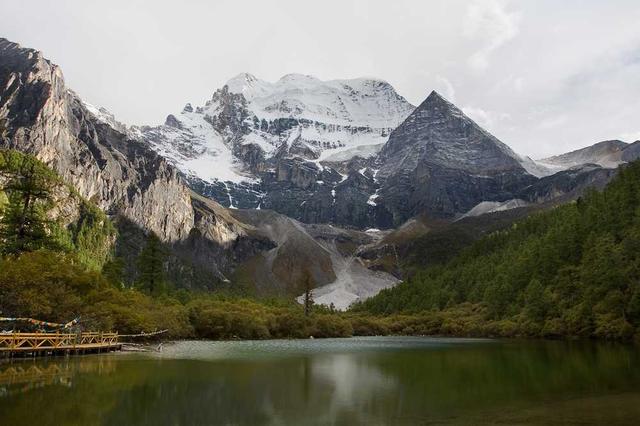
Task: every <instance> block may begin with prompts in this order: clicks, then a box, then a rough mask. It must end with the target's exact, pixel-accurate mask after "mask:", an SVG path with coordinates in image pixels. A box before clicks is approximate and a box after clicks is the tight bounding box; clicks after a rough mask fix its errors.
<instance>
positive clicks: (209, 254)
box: [0, 39, 640, 310]
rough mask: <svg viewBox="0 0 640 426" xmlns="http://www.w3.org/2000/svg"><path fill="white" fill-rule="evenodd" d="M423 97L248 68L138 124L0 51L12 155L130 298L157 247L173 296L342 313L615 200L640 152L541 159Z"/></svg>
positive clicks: (26, 56)
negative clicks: (523, 232) (24, 161)
mask: <svg viewBox="0 0 640 426" xmlns="http://www.w3.org/2000/svg"><path fill="white" fill-rule="evenodd" d="M425 96H426V98H425V100H424V101H423V102H422V103H421V104H420V105H418V106H414V105H411V104H410V103H409V102H407V100H406V99H405V98H403V97H402V96H401V95H400V94H398V93H397V92H396V91H395V90H394V88H393V87H392V86H391V85H390V84H389V83H387V82H385V81H382V80H377V79H370V78H357V79H351V80H330V81H322V80H319V79H317V78H315V77H312V76H308V75H300V74H288V75H285V76H283V77H282V78H281V79H279V80H278V81H276V82H267V81H263V80H260V79H259V78H257V77H255V76H253V75H251V74H246V73H244V74H240V75H238V76H236V77H234V78H232V79H231V80H229V81H228V82H227V83H226V84H225V85H224V86H223V87H221V88H218V89H216V90H215V91H214V92H213V95H212V96H211V98H210V100H209V101H207V102H206V103H205V104H204V105H200V106H193V105H191V104H187V105H185V106H184V107H183V108H182V109H180V108H177V109H176V111H175V112H173V113H171V114H169V115H168V116H167V118H166V120H165V123H164V124H162V125H159V126H153V125H136V126H127V125H124V124H122V123H120V122H119V121H118V120H117V118H116V117H114V116H113V115H112V114H111V113H109V112H108V111H107V110H105V109H103V108H99V107H94V106H92V105H90V104H88V103H87V102H85V101H84V100H82V99H80V97H79V96H78V95H77V94H75V93H74V92H73V91H72V90H71V89H70V88H68V87H67V86H66V85H65V82H64V78H63V75H62V72H61V70H60V68H59V67H58V66H56V65H55V64H53V63H51V62H50V61H49V60H47V59H46V58H45V57H44V56H43V55H42V53H40V52H38V51H37V50H33V49H29V48H24V47H21V46H20V45H18V44H16V43H13V42H11V41H8V40H6V39H0V148H2V149H3V150H6V152H12V151H18V152H20V153H23V154H27V155H30V156H33V157H35V158H37V159H38V160H39V161H41V162H42V163H43V164H44V165H45V166H47V167H48V168H50V169H51V170H53V171H54V172H55V173H56V174H57V175H58V176H59V177H60V179H61V182H63V183H64V185H68V189H66V190H64V191H63V190H59V191H57V192H56V194H57V195H56V203H57V205H58V208H57V209H54V210H52V212H50V216H51V217H52V218H53V219H55V220H57V221H58V222H60V223H61V225H62V226H63V227H64V228H68V229H72V228H73V227H75V226H79V225H78V224H79V223H80V221H81V220H82V218H84V217H85V216H86V215H85V212H84V210H83V206H84V205H88V204H91V205H95V206H96V207H97V208H98V209H99V211H100V212H101V213H102V214H105V215H106V216H105V217H106V218H108V220H109V221H111V222H113V223H114V225H115V229H116V231H115V232H114V234H113V235H114V236H113V238H110V239H106V240H105V241H104V244H106V245H108V246H109V247H111V249H112V250H113V256H115V257H116V258H117V259H119V260H120V261H121V262H122V265H121V268H122V270H123V271H124V272H123V276H124V278H123V284H122V285H123V286H125V287H127V286H132V285H134V283H135V282H136V280H137V279H138V278H139V276H137V275H136V272H135V270H136V258H139V256H140V253H141V252H143V251H144V250H145V247H147V246H148V244H147V240H148V238H149V235H155V236H157V238H158V241H159V244H160V245H161V246H162V247H163V248H164V250H166V252H167V253H168V254H167V258H166V260H165V262H164V263H163V269H164V273H165V274H166V279H167V281H168V282H170V283H172V284H171V285H172V286H173V287H175V289H185V290H191V291H204V292H216V291H231V292H238V293H240V294H245V295H247V294H248V295H252V296H257V297H288V298H291V299H294V298H299V300H300V301H302V297H303V295H304V293H305V292H306V291H307V290H308V288H307V287H308V286H309V285H311V286H312V287H313V288H314V289H313V291H312V297H313V299H314V301H315V303H316V304H324V305H333V306H334V307H335V308H336V309H338V310H346V309H347V308H348V307H349V306H351V305H352V304H353V303H354V302H359V301H363V300H365V299H368V298H370V297H371V296H374V295H376V294H378V293H379V292H380V291H381V290H383V289H387V288H390V287H393V286H395V285H396V284H398V283H399V282H401V281H402V280H404V279H405V278H406V277H407V276H409V275H410V274H411V273H412V271H414V270H415V268H417V267H424V266H427V265H429V264H430V263H432V262H435V263H437V262H444V261H448V260H449V259H451V258H453V257H454V256H455V255H456V254H457V253H458V252H459V251H460V250H462V249H463V248H464V247H467V246H468V245H470V244H472V243H473V242H474V241H476V240H478V239H480V238H482V237H483V236H485V235H487V234H490V233H493V232H494V231H497V230H500V229H508V228H509V227H510V226H511V225H512V224H513V222H514V221H516V220H521V219H523V218H525V217H526V216H528V215H530V214H531V213H532V212H538V211H541V210H545V209H549V208H552V207H555V206H558V205H560V204H564V203H569V202H572V201H573V200H576V199H578V198H579V197H582V196H583V195H584V194H585V191H587V190H589V189H590V188H593V189H597V190H602V189H603V188H605V186H606V185H607V184H608V183H609V182H610V181H611V180H612V179H614V177H615V176H616V175H617V174H618V170H619V166H621V165H624V164H626V163H629V162H632V161H633V160H635V159H636V158H638V156H639V155H640V141H637V142H635V143H630V144H628V143H625V142H622V141H619V140H612V141H604V142H599V143H596V144H594V145H592V146H589V147H586V148H583V149H581V150H578V151H574V152H570V153H566V154H562V155H558V156H555V157H551V158H546V159H542V160H539V161H536V160H532V159H530V158H528V157H525V156H522V155H519V154H517V153H515V152H514V151H513V150H512V149H511V148H509V147H508V146H507V145H506V144H505V143H503V142H501V141H500V140H498V139H497V138H496V137H495V136H493V135H491V134H490V133H489V132H487V131H486V130H485V129H483V128H481V127H480V126H479V125H478V124H477V123H475V122H474V121H473V120H472V119H470V118H469V117H468V116H467V115H466V114H465V113H464V111H462V110H461V109H459V108H458V107H456V106H455V105H453V104H452V103H450V102H449V101H448V100H446V99H445V98H444V97H442V96H441V95H440V94H438V93H437V92H435V91H431V92H430V93H429V90H428V89H427V88H425ZM2 179H3V177H2V175H0V187H1V186H2V185H1V184H2V183H3V180H2ZM6 179H8V178H5V181H6ZM60 188H63V186H61V187H60ZM65 188H66V187H65ZM65 191H66V192H65ZM65 194H67V195H68V194H74V196H73V197H72V196H64V195H65ZM82 200H84V201H82ZM73 229H75V228H73ZM109 250H110V249H109ZM309 283H311V284H309Z"/></svg>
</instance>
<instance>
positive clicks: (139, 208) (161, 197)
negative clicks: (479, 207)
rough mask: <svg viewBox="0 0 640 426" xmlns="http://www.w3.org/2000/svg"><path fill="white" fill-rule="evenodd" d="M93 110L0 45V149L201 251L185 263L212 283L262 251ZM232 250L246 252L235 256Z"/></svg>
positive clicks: (35, 64)
mask: <svg viewBox="0 0 640 426" xmlns="http://www.w3.org/2000/svg"><path fill="white" fill-rule="evenodd" d="M94 112H95V111H94ZM94 112H91V111H90V108H87V107H86V106H85V105H84V104H83V102H82V101H81V100H80V99H79V97H78V96H77V95H75V94H74V93H73V92H72V91H70V90H69V89H67V87H66V86H65V83H64V78H63V75H62V72H61V70H60V68H59V67H58V66H56V65H54V64H52V63H51V62H50V61H48V60H47V59H45V58H44V57H43V55H42V54H41V53H40V52H38V51H36V50H33V49H26V48H22V47H20V46H19V45H18V44H16V43H12V42H9V41H7V40H6V39H0V147H4V148H13V149H16V150H19V151H23V152H27V153H30V154H33V155H35V156H36V157H37V158H38V159H40V160H41V161H43V162H44V163H45V164H47V165H49V166H50V167H52V168H53V169H54V170H55V171H56V172H57V173H58V174H59V175H60V176H61V177H62V178H63V179H64V180H65V181H66V182H67V183H69V184H70V185H72V186H73V187H74V188H76V189H77V190H78V191H79V193H80V194H81V195H82V196H83V197H85V198H87V199H89V200H91V201H93V202H94V203H96V204H97V205H98V206H99V207H100V208H102V209H103V210H104V211H106V212H107V213H109V214H110V215H112V216H117V217H121V218H122V219H123V221H125V222H127V223H129V224H132V225H133V226H135V227H137V228H139V229H140V230H141V231H142V232H154V233H156V234H157V235H158V236H159V237H160V238H161V239H162V240H163V241H164V242H165V243H167V244H170V245H174V246H182V247H183V248H185V247H186V248H191V251H192V252H193V251H194V250H195V248H197V247H200V248H202V247H206V248H207V250H205V251H204V252H203V254H201V255H200V257H202V256H204V259H203V258H200V257H198V256H196V255H195V254H193V253H192V254H191V255H189V256H187V257H188V258H189V259H190V261H191V260H193V259H197V260H200V263H201V264H205V265H207V266H208V268H207V269H209V270H210V271H211V272H212V273H213V277H214V278H217V279H224V276H225V274H226V273H228V272H230V270H231V269H232V268H233V267H234V265H235V264H236V263H237V262H239V261H242V260H243V256H244V257H250V256H252V255H253V254H254V253H255V252H256V251H258V250H260V249H262V248H263V247H264V245H265V243H264V241H263V240H262V239H261V238H258V239H257V240H255V241H254V242H255V244H253V243H252V242H251V241H252V235H251V229H250V228H249V227H245V226H242V225H241V224H239V223H238V222H237V221H235V220H231V218H230V217H226V216H225V215H224V214H222V211H221V210H217V211H216V209H214V208H202V207H201V206H200V205H199V204H198V203H197V202H195V201H194V199H193V198H192V195H193V194H192V192H191V190H190V189H189V188H188V187H187V186H186V185H185V184H184V183H183V181H182V178H181V177H180V176H179V173H178V171H177V170H176V169H175V168H174V167H172V166H171V165H169V164H168V163H167V162H166V160H165V159H164V158H163V157H162V156H160V155H158V154H157V153H156V152H154V151H153V150H151V149H149V148H148V146H147V145H146V144H145V143H144V142H142V141H140V140H137V139H133V138H130V137H128V136H127V134H125V133H122V132H121V131H119V130H117V129H116V128H115V127H114V126H113V125H112V124H109V123H107V122H105V120H104V117H103V116H98V115H96V114H94ZM116 127H117V126H116ZM198 239H200V240H206V241H203V242H202V243H198V241H197V240H198ZM187 242H190V243H189V244H187ZM233 245H235V246H243V247H244V248H243V250H241V251H240V253H238V252H234V251H233V250H230V249H229V247H231V246H233ZM267 245H269V244H267ZM183 254H184V253H183ZM214 255H216V256H214Z"/></svg>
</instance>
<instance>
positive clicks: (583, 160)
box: [537, 140, 629, 172]
mask: <svg viewBox="0 0 640 426" xmlns="http://www.w3.org/2000/svg"><path fill="white" fill-rule="evenodd" d="M628 147H629V144H627V143H625V142H622V141H619V140H610V141H603V142H598V143H596V144H594V145H591V146H588V147H586V148H582V149H578V150H575V151H571V152H567V153H566V154H561V155H556V156H554V157H549V158H544V159H542V160H538V162H537V163H538V164H540V165H542V166H545V167H547V168H548V169H549V170H550V171H551V172H558V171H561V170H567V169H570V168H572V167H578V166H582V165H585V164H597V165H599V166H601V167H605V168H610V169H611V168H616V167H618V166H619V165H620V164H622V163H624V162H626V161H629V160H628V159H627V160H625V159H623V156H624V154H623V152H624V151H625V150H626V149H627V148H628Z"/></svg>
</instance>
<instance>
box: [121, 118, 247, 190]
mask: <svg viewBox="0 0 640 426" xmlns="http://www.w3.org/2000/svg"><path fill="white" fill-rule="evenodd" d="M179 117H180V118H179V119H177V118H174V117H173V116H169V118H167V123H166V124H165V125H164V126H159V127H154V128H146V129H142V130H141V129H139V128H137V129H135V130H134V131H135V132H137V133H138V134H139V135H144V138H145V139H146V140H147V141H149V142H150V145H151V147H152V148H153V149H154V150H155V151H156V152H158V153H159V154H160V155H162V156H163V157H165V158H167V159H168V160H169V161H170V162H171V163H173V164H174V165H175V166H177V167H178V168H179V169H180V170H181V171H182V172H183V173H184V174H186V175H187V176H194V177H198V178H200V179H203V180H208V181H214V180H220V181H224V182H233V183H239V182H244V181H252V180H255V178H253V177H252V176H251V175H250V174H249V173H247V172H246V171H244V165H243V164H242V163H241V162H240V161H239V160H238V159H236V158H234V156H233V154H232V152H231V148H230V147H229V146H228V144H227V143H226V142H225V139H224V137H223V136H222V135H221V134H220V133H219V132H218V131H216V130H215V129H214V128H212V126H211V124H210V123H209V122H207V121H206V119H205V117H204V116H203V115H202V114H198V113H195V112H193V111H187V110H185V111H183V112H182V113H181V114H180V116H179Z"/></svg>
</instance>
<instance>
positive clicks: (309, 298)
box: [304, 270, 313, 316]
mask: <svg viewBox="0 0 640 426" xmlns="http://www.w3.org/2000/svg"><path fill="white" fill-rule="evenodd" d="M312 306H313V277H312V276H311V273H310V272H309V271H308V270H305V272H304V315H305V316H309V314H311V308H312Z"/></svg>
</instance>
